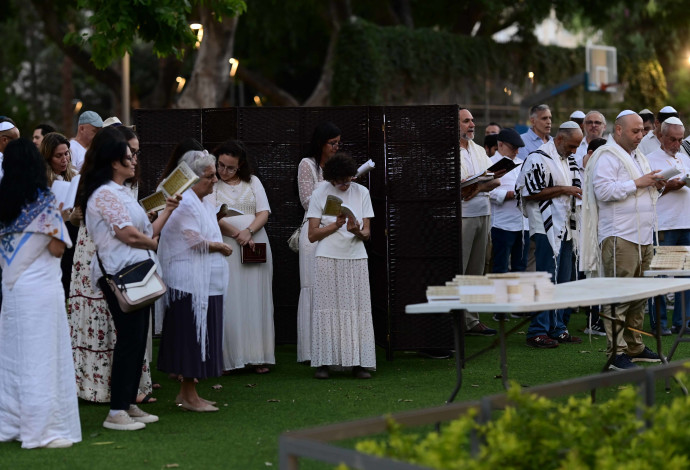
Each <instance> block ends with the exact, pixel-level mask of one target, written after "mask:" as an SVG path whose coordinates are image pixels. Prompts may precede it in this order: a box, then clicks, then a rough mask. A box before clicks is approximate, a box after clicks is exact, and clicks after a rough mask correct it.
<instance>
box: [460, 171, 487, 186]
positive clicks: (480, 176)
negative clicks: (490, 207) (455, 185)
mask: <svg viewBox="0 0 690 470" xmlns="http://www.w3.org/2000/svg"><path fill="white" fill-rule="evenodd" d="M492 179H494V174H493V173H491V172H489V171H488V170H487V171H482V172H481V173H477V174H476V175H474V176H470V177H469V178H467V179H466V180H465V181H463V182H462V183H460V187H461V188H466V187H467V186H472V185H473V184H475V183H485V182H486V181H491V180H492Z"/></svg>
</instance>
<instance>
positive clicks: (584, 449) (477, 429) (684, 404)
mask: <svg viewBox="0 0 690 470" xmlns="http://www.w3.org/2000/svg"><path fill="white" fill-rule="evenodd" d="M508 396H509V397H510V399H511V400H512V401H513V403H514V406H510V407H508V408H506V409H505V411H503V412H502V413H500V415H498V416H497V417H496V418H495V419H493V420H492V421H490V422H489V423H486V424H478V423H477V422H476V420H475V418H476V411H473V412H470V413H468V414H466V415H464V416H461V417H460V418H459V419H457V420H455V421H451V422H450V423H448V424H447V425H444V426H443V428H442V429H441V432H440V433H437V432H431V433H429V434H426V435H424V436H420V435H418V434H413V433H409V432H406V431H404V430H403V429H402V428H401V426H400V425H398V424H397V423H395V422H392V421H391V422H390V425H389V431H388V432H389V434H388V436H387V437H386V438H385V439H384V440H382V441H375V440H367V441H362V442H360V443H358V444H357V446H356V448H357V450H358V451H360V452H364V453H369V454H373V455H377V456H381V457H388V458H392V459H395V460H403V461H406V462H409V463H413V464H416V465H420V466H423V467H429V468H433V469H444V470H445V469H449V470H495V469H502V470H505V469H525V470H527V469H530V470H531V469H539V470H549V469H569V470H570V469H575V470H584V469H597V470H620V469H622V468H625V469H626V470H638V469H639V470H642V469H662V468H668V469H690V459H688V451H689V450H690V399H689V398H688V397H678V398H676V399H675V400H673V402H672V403H671V404H670V405H661V406H655V407H653V408H651V409H646V410H645V411H644V413H643V416H638V412H639V410H640V409H642V408H643V407H642V404H641V403H640V399H639V396H638V394H637V393H636V391H635V389H634V388H633V387H628V388H625V389H622V390H621V391H619V392H618V393H617V395H616V396H615V397H614V398H612V399H611V400H609V401H607V402H605V403H596V404H592V403H591V401H590V400H589V398H575V397H570V398H569V399H568V400H567V402H566V403H562V402H555V401H552V400H549V399H546V398H540V397H537V396H535V395H531V394H529V393H522V391H521V389H520V387H519V385H517V384H513V385H512V386H511V388H510V390H509V391H508ZM645 420H649V421H650V422H651V426H650V427H645ZM473 432H474V433H477V435H478V436H480V437H481V438H482V439H483V444H482V445H481V447H480V450H479V454H478V455H477V457H476V458H475V457H473V456H472V455H471V452H470V436H471V433H473Z"/></svg>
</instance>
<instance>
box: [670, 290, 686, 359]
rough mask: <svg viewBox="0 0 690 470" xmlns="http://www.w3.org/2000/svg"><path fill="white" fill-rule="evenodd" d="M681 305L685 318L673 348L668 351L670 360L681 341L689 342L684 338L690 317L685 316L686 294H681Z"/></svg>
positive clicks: (683, 317) (682, 314)
mask: <svg viewBox="0 0 690 470" xmlns="http://www.w3.org/2000/svg"><path fill="white" fill-rule="evenodd" d="M680 299H681V300H680V305H681V308H682V309H683V310H682V311H681V318H682V319H683V324H682V325H681V326H680V331H678V336H676V339H675V341H674V342H673V345H672V346H671V349H670V350H669V352H668V360H669V361H670V360H671V359H672V358H673V354H675V352H676V348H677V347H678V344H679V343H684V342H687V341H688V340H686V339H683V336H685V330H686V329H687V327H688V319H687V318H686V316H685V295H684V294H683V295H681V296H680Z"/></svg>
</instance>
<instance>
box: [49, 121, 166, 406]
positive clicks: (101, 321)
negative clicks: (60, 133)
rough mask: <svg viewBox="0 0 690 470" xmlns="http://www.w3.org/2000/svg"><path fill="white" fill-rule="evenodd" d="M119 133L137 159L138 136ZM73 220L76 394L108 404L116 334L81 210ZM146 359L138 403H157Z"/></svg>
mask: <svg viewBox="0 0 690 470" xmlns="http://www.w3.org/2000/svg"><path fill="white" fill-rule="evenodd" d="M116 129H117V131H118V132H120V133H122V134H123V136H126V137H125V138H126V139H127V145H128V146H129V149H130V151H131V152H132V155H133V156H135V157H137V158H138V157H139V139H138V138H137V136H136V135H135V134H134V133H133V132H132V131H131V130H129V129H127V130H128V131H129V133H128V134H125V133H123V129H120V128H116ZM46 137H47V136H46ZM87 159H91V152H87V155H86V157H85V159H84V160H85V162H84V165H86V160H87ZM124 186H125V187H126V188H128V189H129V190H130V191H131V193H132V197H133V198H134V199H137V195H138V190H137V185H136V184H132V181H129V182H126V183H125V185H124ZM71 220H72V221H74V223H75V224H77V225H79V234H78V236H77V242H76V248H75V253H74V261H73V265H72V281H71V284H70V292H69V300H68V308H67V318H68V320H69V324H70V331H71V335H72V353H73V356H74V369H75V373H76V377H77V394H78V395H79V398H81V399H82V400H87V401H92V402H95V403H108V402H110V374H111V370H112V362H113V352H114V351H115V342H116V340H117V332H116V331H115V324H114V323H113V319H112V317H111V315H110V312H109V311H108V305H107V303H106V301H105V298H104V297H103V293H102V292H101V290H100V289H98V288H96V287H95V286H92V285H91V260H92V259H93V257H94V254H95V253H96V247H95V246H94V244H93V240H92V239H91V237H90V236H89V235H88V233H87V232H86V225H85V224H84V221H83V216H82V212H81V210H80V209H75V210H74V212H73V214H72V217H71ZM147 355H148V357H144V358H142V361H143V363H142V372H141V380H140V383H139V391H138V394H137V403H154V402H155V401H156V399H155V398H153V397H152V396H151V391H152V382H151V370H150V368H149V362H150V361H151V359H150V355H149V353H148V346H147Z"/></svg>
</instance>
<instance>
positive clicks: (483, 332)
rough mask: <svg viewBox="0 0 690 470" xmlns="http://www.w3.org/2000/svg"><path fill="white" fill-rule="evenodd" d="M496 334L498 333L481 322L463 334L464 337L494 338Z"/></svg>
mask: <svg viewBox="0 0 690 470" xmlns="http://www.w3.org/2000/svg"><path fill="white" fill-rule="evenodd" d="M496 333H498V332H497V331H496V330H494V329H492V328H489V327H488V326H486V325H485V324H484V323H481V322H480V323H477V324H476V325H474V326H473V327H472V328H470V329H469V330H467V331H466V332H465V334H466V335H470V336H494V335H495V334H496Z"/></svg>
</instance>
